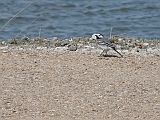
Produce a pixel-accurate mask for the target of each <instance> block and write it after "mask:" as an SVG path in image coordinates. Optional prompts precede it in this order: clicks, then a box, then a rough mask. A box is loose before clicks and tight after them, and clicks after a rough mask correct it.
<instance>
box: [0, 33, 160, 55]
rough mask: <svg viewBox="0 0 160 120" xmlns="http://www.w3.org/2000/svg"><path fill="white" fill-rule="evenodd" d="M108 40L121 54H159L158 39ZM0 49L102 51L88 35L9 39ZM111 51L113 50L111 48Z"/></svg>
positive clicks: (116, 38) (119, 37)
mask: <svg viewBox="0 0 160 120" xmlns="http://www.w3.org/2000/svg"><path fill="white" fill-rule="evenodd" d="M109 40H110V41H111V42H112V43H113V44H114V45H115V47H116V49H117V50H118V51H119V52H121V53H122V54H135V55H157V56H160V40H158V39H153V40H149V39H143V38H128V37H125V36H111V38H109ZM0 49H17V50H23V49H24V50H25V49H30V50H51V51H54V50H64V51H82V52H85V51H86V52H98V53H100V52H102V50H101V49H99V48H98V47H97V45H96V43H95V41H94V40H91V38H88V37H85V36H83V37H72V38H70V39H65V40H61V39H59V38H57V37H53V38H39V37H36V38H29V37H23V38H21V39H19V40H18V39H16V40H15V39H9V40H8V41H7V42H5V41H2V40H1V41H0ZM111 52H113V51H112V50H111Z"/></svg>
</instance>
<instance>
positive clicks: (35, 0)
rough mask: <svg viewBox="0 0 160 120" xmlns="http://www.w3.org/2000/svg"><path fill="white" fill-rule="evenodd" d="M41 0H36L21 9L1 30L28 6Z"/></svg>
mask: <svg viewBox="0 0 160 120" xmlns="http://www.w3.org/2000/svg"><path fill="white" fill-rule="evenodd" d="M36 1H39V0H34V1H32V2H31V3H30V4H28V5H27V6H26V7H24V8H23V9H21V10H20V11H19V12H18V13H17V14H15V15H14V16H13V17H12V18H11V19H9V20H8V22H7V23H6V24H5V25H4V26H3V27H2V28H1V30H0V32H1V31H2V30H3V29H4V28H5V27H6V25H7V24H8V23H9V22H10V21H12V20H13V19H14V18H15V17H16V16H17V15H18V14H20V13H21V12H22V11H24V10H25V9H26V8H28V7H29V6H30V5H32V4H33V3H34V2H36Z"/></svg>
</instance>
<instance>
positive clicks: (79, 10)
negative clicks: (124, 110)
mask: <svg viewBox="0 0 160 120" xmlns="http://www.w3.org/2000/svg"><path fill="white" fill-rule="evenodd" d="M31 2H32V0H27V1H25V0H1V1H0V28H2V27H3V25H4V24H5V23H6V22H7V21H8V20H9V19H10V18H11V17H12V16H13V15H15V14H16V13H18V12H19V11H20V10H21V9H22V8H24V7H25V6H26V5H28V4H29V3H31ZM38 16H40V17H39V18H38V19H37V20H36V21H35V22H34V23H33V24H31V26H29V27H28V28H27V29H26V30H25V31H24V32H22V33H21V34H20V35H19V36H18V38H21V37H23V36H28V37H37V36H39V32H40V35H41V37H44V38H45V37H46V38H51V37H54V36H57V37H58V38H61V39H66V38H70V37H73V36H74V37H78V36H88V37H90V36H91V35H92V34H93V33H102V34H105V35H106V34H107V33H108V32H109V31H110V29H111V28H112V34H113V35H125V36H128V37H143V38H160V2H159V0H121V1H120V0H99V1H98V0H92V1H89V0H88V1H87V0H79V1H78V0H77V1H76V0H67V1H66V0H54V1H51V0H39V1H38V2H35V3H34V4H32V5H31V6H29V7H28V8H27V9H25V10H24V11H23V12H21V13H20V14H19V15H18V16H17V17H16V18H14V19H13V20H12V21H11V22H10V23H8V24H7V26H6V27H5V28H4V29H3V30H2V31H1V32H0V39H3V40H7V39H9V38H14V37H15V36H16V35H17V34H18V33H20V32H21V31H22V30H23V29H25V27H27V26H28V25H29V24H30V23H31V22H32V21H34V20H35V19H36V18H37V17H38Z"/></svg>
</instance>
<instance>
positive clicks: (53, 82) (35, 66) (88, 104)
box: [0, 50, 160, 120]
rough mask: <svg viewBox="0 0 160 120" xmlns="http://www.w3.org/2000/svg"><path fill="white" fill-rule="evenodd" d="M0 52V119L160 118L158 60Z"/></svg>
mask: <svg viewBox="0 0 160 120" xmlns="http://www.w3.org/2000/svg"><path fill="white" fill-rule="evenodd" d="M98 56H99V54H97V53H89V52H86V53H85V52H84V53H82V52H69V51H46V50H0V98H1V99H0V115H1V116H0V119H9V120H10V119H16V120H17V119H22V120H23V119H28V120H29V119H37V120H39V119H41V120H44V119H64V120H66V119H69V120H71V119H96V120H98V119H111V120H114V119H117V120H120V119H122V120H132V119H141V120H142V119H148V120H158V119H160V57H159V56H138V55H136V56H134V55H130V56H129V55H128V56H126V58H118V57H105V58H101V57H98Z"/></svg>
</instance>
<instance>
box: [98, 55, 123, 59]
mask: <svg viewBox="0 0 160 120" xmlns="http://www.w3.org/2000/svg"><path fill="white" fill-rule="evenodd" d="M98 57H99V58H100V59H103V58H109V57H116V58H122V57H119V56H117V55H101V56H98Z"/></svg>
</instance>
